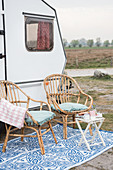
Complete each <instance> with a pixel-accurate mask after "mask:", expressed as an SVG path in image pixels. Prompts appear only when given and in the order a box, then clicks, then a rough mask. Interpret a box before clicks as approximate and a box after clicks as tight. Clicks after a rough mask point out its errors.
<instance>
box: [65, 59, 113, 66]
mask: <svg viewBox="0 0 113 170" xmlns="http://www.w3.org/2000/svg"><path fill="white" fill-rule="evenodd" d="M106 67H108V68H110V67H112V65H111V58H107V57H106V58H104V59H101V58H100V59H97V58H96V59H88V60H87V59H86V60H84V61H81V62H79V65H78V67H76V61H74V62H73V63H72V64H71V63H67V64H66V69H76V68H79V69H85V68H106Z"/></svg>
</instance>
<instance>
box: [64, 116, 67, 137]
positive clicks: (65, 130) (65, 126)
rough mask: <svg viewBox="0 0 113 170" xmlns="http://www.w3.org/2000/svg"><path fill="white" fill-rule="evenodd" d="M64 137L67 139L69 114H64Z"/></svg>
mask: <svg viewBox="0 0 113 170" xmlns="http://www.w3.org/2000/svg"><path fill="white" fill-rule="evenodd" d="M63 137H64V139H67V115H66V116H63Z"/></svg>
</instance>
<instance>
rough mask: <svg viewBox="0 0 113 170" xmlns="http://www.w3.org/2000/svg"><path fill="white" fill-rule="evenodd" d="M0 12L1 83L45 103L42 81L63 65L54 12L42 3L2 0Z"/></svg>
mask: <svg viewBox="0 0 113 170" xmlns="http://www.w3.org/2000/svg"><path fill="white" fill-rule="evenodd" d="M0 12H1V16H0V80H9V81H12V82H14V83H16V84H18V85H19V86H20V87H21V88H22V89H23V90H24V91H25V92H26V93H27V94H28V95H30V96H31V97H32V98H34V99H38V100H39V99H40V100H46V96H45V92H44V88H43V80H44V78H45V77H46V76H48V75H49V74H53V73H62V72H63V70H64V67H65V63H66V56H65V52H64V48H63V43H62V38H61V33H60V29H59V24H58V19H57V14H56V11H55V9H53V8H52V7H51V6H50V5H49V4H47V3H46V2H45V1H43V0H1V1H0Z"/></svg>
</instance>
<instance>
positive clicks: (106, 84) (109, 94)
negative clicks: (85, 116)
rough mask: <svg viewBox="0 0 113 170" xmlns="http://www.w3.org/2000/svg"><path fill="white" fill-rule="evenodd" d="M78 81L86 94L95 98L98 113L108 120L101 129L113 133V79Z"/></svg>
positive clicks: (79, 79)
mask: <svg viewBox="0 0 113 170" xmlns="http://www.w3.org/2000/svg"><path fill="white" fill-rule="evenodd" d="M76 81H77V82H78V84H79V85H80V87H81V88H82V89H83V91H84V92H86V93H87V94H89V95H91V96H92V97H93V99H94V104H95V105H96V109H97V111H98V112H101V113H103V116H104V117H105V118H106V119H105V122H104V124H103V125H102V128H101V129H102V130H108V131H113V79H110V80H101V79H93V78H91V77H77V78H76ZM83 127H84V125H83Z"/></svg>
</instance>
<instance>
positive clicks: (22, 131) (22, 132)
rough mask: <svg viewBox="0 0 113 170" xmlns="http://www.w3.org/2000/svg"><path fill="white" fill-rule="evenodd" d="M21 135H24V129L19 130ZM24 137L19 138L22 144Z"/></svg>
mask: <svg viewBox="0 0 113 170" xmlns="http://www.w3.org/2000/svg"><path fill="white" fill-rule="evenodd" d="M21 134H22V135H24V128H22V129H21ZM23 140H24V137H21V141H22V142H23Z"/></svg>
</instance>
